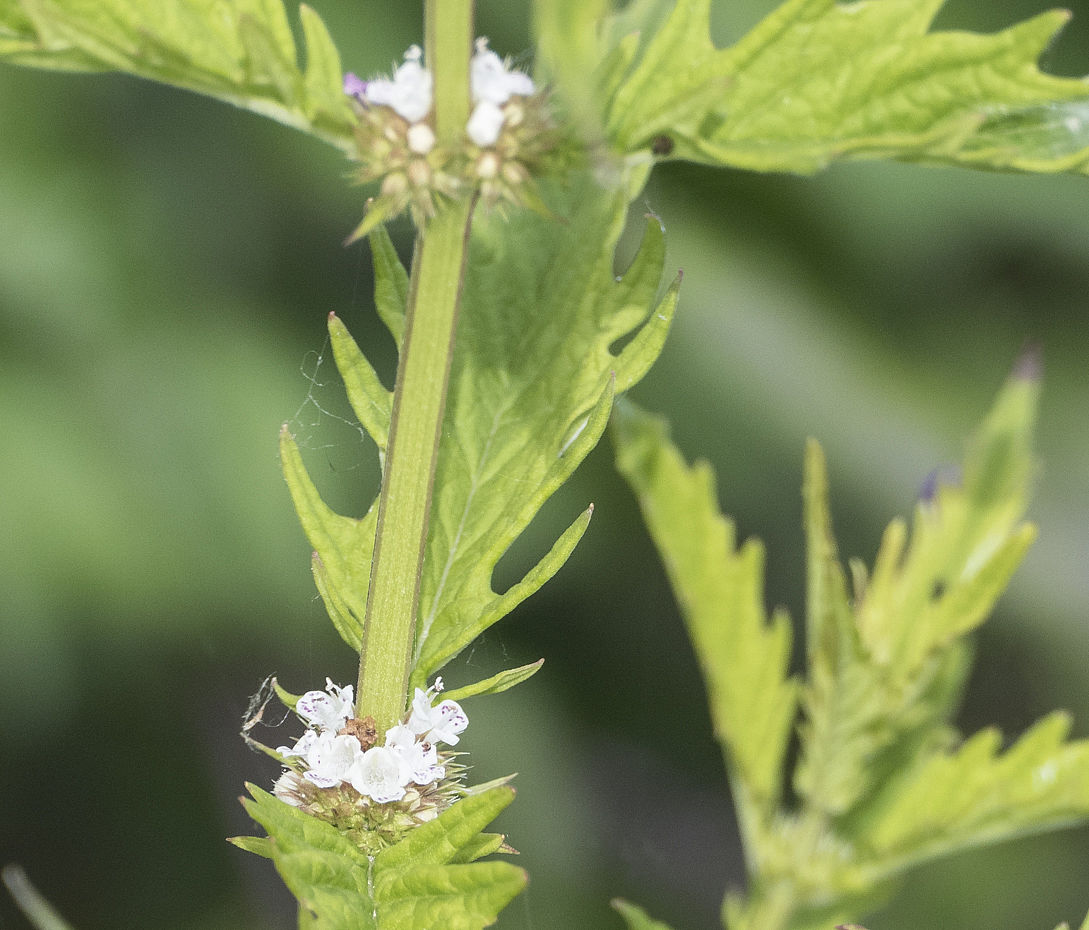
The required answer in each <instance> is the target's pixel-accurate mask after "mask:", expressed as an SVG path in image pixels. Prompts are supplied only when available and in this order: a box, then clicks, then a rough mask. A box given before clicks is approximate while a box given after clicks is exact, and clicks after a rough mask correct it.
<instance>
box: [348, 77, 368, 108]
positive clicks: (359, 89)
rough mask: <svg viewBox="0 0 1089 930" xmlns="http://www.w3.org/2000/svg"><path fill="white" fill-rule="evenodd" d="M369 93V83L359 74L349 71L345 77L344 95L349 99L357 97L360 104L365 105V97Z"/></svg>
mask: <svg viewBox="0 0 1089 930" xmlns="http://www.w3.org/2000/svg"><path fill="white" fill-rule="evenodd" d="M366 92H367V82H366V81H364V80H363V78H361V77H360V76H359V75H358V74H353V73H352V72H351V71H349V72H348V73H347V74H345V75H344V93H346V94H347V95H348V96H349V97H355V99H356V100H358V101H359V102H360V103H365V102H366V101H365V100H364V97H363V95H364V94H365V93H366Z"/></svg>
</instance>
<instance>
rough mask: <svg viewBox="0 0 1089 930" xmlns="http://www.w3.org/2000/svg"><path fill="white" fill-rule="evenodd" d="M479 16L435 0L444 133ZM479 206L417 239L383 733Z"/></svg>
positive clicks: (402, 383)
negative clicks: (471, 233)
mask: <svg viewBox="0 0 1089 930" xmlns="http://www.w3.org/2000/svg"><path fill="white" fill-rule="evenodd" d="M472 21H473V17H472V0H427V4H426V25H425V30H426V31H425V42H426V55H427V57H426V59H425V61H426V63H427V66H428V67H429V68H430V69H431V71H432V74H433V75H434V78H435V118H436V127H437V133H436V134H437V135H438V136H439V138H440V140H441V139H443V138H453V137H455V136H456V135H457V134H460V133H461V132H462V131H463V127H464V126H465V120H466V119H467V117H468V108H469V56H470V53H471V48H472ZM473 205H474V202H473V201H472V200H465V201H462V202H457V203H453V204H450V205H446V206H444V207H443V208H442V209H440V211H439V212H438V214H437V215H436V216H434V217H433V218H432V219H431V220H429V221H428V223H427V225H426V228H423V229H421V230H420V233H419V235H418V236H417V239H416V250H415V254H414V257H413V262H412V280H411V285H410V288H409V294H408V305H407V309H406V316H405V335H404V340H403V343H402V346H401V357H400V362H399V363H398V366H397V385H396V387H395V388H394V394H393V414H392V419H391V421H390V432H389V444H388V447H387V452H386V461H385V468H384V470H383V474H382V491H381V495H380V497H379V502H378V527H377V535H376V537H375V545H374V559H373V561H372V563H371V576H370V587H369V589H368V592H367V615H366V619H365V623H364V628H363V648H362V650H361V652H360V656H359V683H358V688H357V694H358V698H357V701H356V712H357V714H358V715H359V716H365V715H370V716H372V717H374V719H375V723H376V724H377V726H378V732H379V734H382V733H385V731H386V730H388V729H389V728H390V727H391V726H393V725H394V724H395V723H397V722H398V721H399V720H400V718H401V716H402V715H403V714H404V711H405V707H406V704H407V695H408V681H409V675H410V673H411V666H410V663H411V658H412V646H413V640H414V637H415V632H416V612H417V607H418V604H419V595H420V577H421V574H422V568H423V558H424V549H425V545H426V542H427V526H428V518H429V516H430V513H431V488H432V484H433V482H434V478H435V463H436V459H437V456H438V447H439V437H440V435H441V430H442V416H443V410H444V408H445V406H446V387H447V381H448V379H449V375H450V361H451V358H452V357H453V351H454V332H455V327H456V325H457V317H458V308H459V305H460V302H461V286H462V281H463V278H464V274H465V255H466V251H467V249H468V240H469V223H470V220H471V217H472V212H473Z"/></svg>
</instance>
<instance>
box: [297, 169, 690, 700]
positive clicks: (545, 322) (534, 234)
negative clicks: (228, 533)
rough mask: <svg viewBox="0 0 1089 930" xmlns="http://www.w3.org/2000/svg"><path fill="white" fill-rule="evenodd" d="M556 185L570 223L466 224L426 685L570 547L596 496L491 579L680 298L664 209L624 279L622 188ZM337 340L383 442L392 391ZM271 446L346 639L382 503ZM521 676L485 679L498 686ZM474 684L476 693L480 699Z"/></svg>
mask: <svg viewBox="0 0 1089 930" xmlns="http://www.w3.org/2000/svg"><path fill="white" fill-rule="evenodd" d="M550 197H551V200H552V203H551V204H550V208H551V209H552V212H553V213H554V214H556V215H563V216H565V220H564V222H562V223H561V222H557V221H556V220H555V219H552V218H544V217H541V216H539V215H537V214H533V213H529V212H528V211H527V212H522V213H519V214H516V215H515V216H513V217H511V218H510V219H504V218H502V217H499V216H498V215H483V216H480V217H478V219H477V220H476V221H475V222H474V226H473V237H472V240H471V244H470V259H469V262H468V272H467V277H466V281H465V285H464V289H463V295H462V310H461V316H460V320H459V324H458V333H457V343H456V348H455V352H454V358H453V363H452V368H451V373H450V382H449V383H450V388H449V395H448V399H447V406H446V414H445V419H444V425H443V430H442V438H441V444H440V449H439V460H438V466H437V470H436V476H435V484H434V491H433V500H432V510H431V521H430V531H429V539H428V543H427V549H426V553H425V561H424V567H423V576H422V579H421V587H420V607H419V619H418V623H417V637H416V646H415V654H414V657H413V661H414V671H413V675H412V685H413V686H415V687H425V686H426V682H427V680H428V679H429V678H430V677H431V676H433V675H434V674H435V673H436V672H437V671H438V670H439V669H440V668H441V667H442V666H443V665H444V664H445V663H446V662H448V661H449V660H450V659H451V658H452V657H453V656H455V655H456V654H457V653H458V652H459V651H460V650H461V649H463V648H465V646H467V645H468V644H469V643H470V642H472V640H473V639H475V638H476V637H477V636H478V635H480V633H482V632H483V631H484V630H485V629H487V628H488V627H489V626H491V625H492V624H493V623H495V622H497V621H498V620H500V619H501V618H502V617H503V616H505V615H506V614H508V613H509V612H510V611H511V610H513V609H514V608H515V607H516V606H517V605H518V604H520V603H521V602H522V601H523V600H524V599H525V598H526V597H528V596H529V595H530V594H532V593H533V592H534V591H536V590H537V589H538V588H540V586H541V585H542V584H544V583H545V582H546V581H547V580H548V579H549V578H551V577H552V575H554V574H555V572H556V571H557V570H558V569H559V567H560V566H561V565H562V564H563V562H564V561H566V559H567V558H568V556H569V555H570V554H571V552H572V550H573V549H574V547H575V545H576V543H577V542H578V540H579V539H580V538H581V536H582V534H583V532H585V530H586V527H587V525H588V523H589V520H590V515H591V513H592V508H589V509H587V510H586V511H584V512H583V513H582V514H581V515H579V516H578V517H577V518H576V519H575V521H574V522H573V523H572V525H571V526H570V527H569V528H568V530H567V531H566V532H565V533H564V534H563V535H562V536H561V537H560V538H559V539H558V540H557V541H556V543H555V544H554V545H553V546H552V548H551V549H550V550H549V552H547V553H546V554H545V555H544V556H543V557H542V558H541V559H540V561H539V562H538V563H537V565H536V566H535V567H533V568H532V569H531V570H530V571H529V572H527V573H526V575H525V576H524V577H523V578H522V580H521V581H519V582H518V583H516V584H514V585H512V586H511V587H510V588H509V589H507V590H506V591H503V592H496V591H495V590H493V588H492V574H493V572H494V569H495V566H496V563H497V562H498V561H499V559H500V558H501V557H502V556H503V554H504V553H505V552H506V551H507V549H508V548H509V547H510V546H511V544H512V543H513V542H514V540H515V539H516V538H517V537H518V536H519V535H520V534H521V533H522V532H523V531H524V530H525V528H526V527H527V526H528V525H529V522H530V521H531V520H532V519H533V517H534V516H535V515H536V513H537V512H538V510H540V508H541V506H542V505H543V504H544V502H545V501H546V500H547V499H548V497H549V496H550V495H551V494H552V493H553V492H554V491H555V490H556V489H557V488H558V487H559V486H560V485H561V484H562V483H563V482H564V481H565V480H566V479H567V477H568V476H569V475H570V474H571V473H572V472H573V471H574V469H575V468H576V467H577V465H578V464H579V463H580V462H581V461H582V459H583V458H585V456H586V455H587V453H588V452H589V451H590V449H592V448H593V446H594V445H595V444H596V442H597V440H598V438H599V437H600V435H601V433H602V431H603V430H604V428H605V425H606V423H607V421H608V417H609V412H610V410H611V409H612V401H613V396H614V393H615V392H617V391H623V390H626V389H627V388H629V387H630V386H631V385H632V384H634V383H635V382H636V381H638V380H639V378H641V377H642V376H643V374H644V373H645V372H646V370H647V369H648V368H649V366H650V364H651V362H652V361H653V360H654V359H655V358H656V357H657V355H658V353H659V352H660V351H661V348H662V344H663V342H664V340H665V335H666V332H667V331H668V328H669V324H670V321H671V319H672V314H673V310H674V307H675V305H676V296H677V284H676V283H675V284H674V286H673V287H672V288H670V289H669V290H668V291H667V292H666V294H665V296H664V297H663V298H662V299H661V300H660V301H659V299H658V288H659V283H660V279H661V273H662V264H663V260H664V254H665V246H664V237H663V233H662V229H661V226H660V224H659V222H658V221H657V219H655V218H651V219H650V220H648V223H647V226H646V231H645V233H644V237H643V243H642V245H641V247H640V249H639V251H638V253H637V254H636V257H635V258H634V259H633V261H632V264H631V267H630V268H629V269H628V271H627V272H626V273H625V274H624V275H622V276H619V277H618V276H617V275H616V273H615V271H614V268H613V252H614V249H615V246H616V242H617V239H618V238H619V236H620V233H621V231H622V229H623V225H624V220H625V217H626V205H627V192H626V190H624V189H621V190H617V189H606V188H603V187H601V186H599V185H598V184H597V183H596V182H595V181H594V180H592V179H591V178H589V177H583V178H577V179H575V180H574V182H573V183H572V187H571V189H569V190H560V189H557V190H555V191H553V192H552V194H551V195H550ZM371 240H372V245H373V253H374V266H375V275H376V291H375V293H376V302H377V304H378V308H379V313H380V315H381V317H382V319H383V321H384V322H385V323H386V325H387V327H388V328H389V329H390V332H391V333H392V334H393V336H394V339H395V340H396V341H398V342H399V340H400V338H401V337H402V333H403V325H404V302H405V300H406V298H407V293H408V287H409V281H408V275H407V273H406V272H405V270H404V268H403V267H402V266H401V265H400V263H399V261H398V260H397V257H396V254H395V253H394V251H393V248H392V245H391V244H390V242H389V239H388V236H386V234H385V232H384V231H383V230H381V228H378V229H376V230H375V231H374V232H373V233H372V234H371ZM330 339H331V341H332V345H333V349H334V356H335V358H336V361H337V365H338V367H339V368H340V370H341V372H342V374H343V375H344V382H345V387H346V389H347V391H348V396H349V399H350V401H351V403H352V407H353V409H354V410H355V411H356V414H357V416H358V417H359V419H360V421H361V422H362V423H363V425H364V426H365V427H366V429H367V430H368V432H370V433H371V435H372V436H373V437H374V439H375V442H376V443H377V444H378V447H379V451H380V453H381V452H382V450H384V448H385V443H386V437H387V433H388V429H389V409H390V402H389V394H388V392H387V391H386V390H385V388H384V387H382V385H381V382H380V381H379V380H378V377H377V375H376V374H375V373H374V370H373V368H372V367H371V365H370V363H369V362H367V360H366V358H365V357H364V355H363V353H362V352H360V350H359V348H358V346H356V344H355V343H354V341H352V339H351V337H350V336H349V335H348V334H347V331H346V330H344V328H343V326H342V325H341V324H340V323H339V321H338V320H336V318H335V317H330ZM618 346H619V347H618ZM282 457H283V466H284V474H285V476H286V478H287V481H288V485H289V487H290V489H291V492H292V497H293V500H294V502H295V507H296V509H297V511H298V512H299V517H300V519H301V521H302V523H303V527H304V529H305V531H306V534H307V537H308V539H309V540H310V544H311V545H312V546H313V548H314V550H315V551H316V553H317V560H316V561H315V580H316V581H317V582H318V587H319V590H320V591H321V593H322V597H323V599H324V600H325V603H326V606H327V608H328V609H329V613H330V616H331V617H332V618H333V620H334V624H335V625H336V626H337V628H338V630H340V632H341V635H342V637H343V638H344V639H345V641H346V642H348V643H349V644H351V645H353V647H354V645H355V644H356V643H357V642H358V641H359V639H360V637H361V635H362V620H363V617H364V616H365V610H366V597H367V585H368V582H369V573H370V562H371V557H372V554H373V544H374V532H375V522H376V519H377V517H376V508H375V507H374V506H372V508H371V510H370V511H369V512H368V513H367V515H366V516H365V517H363V518H362V519H360V520H354V519H350V518H348V517H342V516H340V515H338V514H335V513H333V512H332V511H330V510H329V509H328V508H327V507H326V506H325V505H324V503H322V501H321V500H320V497H319V496H318V493H317V491H316V489H315V488H314V486H313V484H312V483H311V481H310V479H309V477H308V476H307V475H306V473H305V470H304V469H303V468H302V464H301V460H300V458H299V454H298V449H297V447H296V446H295V444H294V442H293V441H292V440H291V439H290V437H288V436H287V435H286V434H285V436H284V439H283V441H282ZM531 670H532V669H531V667H526V669H523V670H515V671H513V672H510V673H504V674H503V675H501V676H496V677H495V678H494V679H491V680H489V681H487V682H483V683H480V687H482V689H483V690H485V691H495V690H501V689H502V688H504V687H509V686H510V685H511V684H513V683H514V682H515V680H521V679H522V678H524V677H528V672H529V671H531ZM523 673H526V674H523ZM477 687H478V686H469V690H472V691H473V693H481V692H480V691H477V690H476V689H477Z"/></svg>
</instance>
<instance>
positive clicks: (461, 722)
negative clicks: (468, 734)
mask: <svg viewBox="0 0 1089 930" xmlns="http://www.w3.org/2000/svg"><path fill="white" fill-rule="evenodd" d="M431 720H432V727H431V730H430V731H429V732H428V733H427V734H426V735H425V736H424V740H425V741H426V742H428V743H436V742H437V743H449V744H450V745H451V746H455V745H457V742H458V734H459V733H463V732H464V731H465V728H466V727H467V726H468V725H469V718H468V717H467V716H466V715H465V711H463V710H462V709H461V705H460V704H459V703H458V702H457V701H443V702H442V703H441V704H440V705H439V706H438V707H435V708H432V712H431Z"/></svg>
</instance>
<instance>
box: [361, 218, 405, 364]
mask: <svg viewBox="0 0 1089 930" xmlns="http://www.w3.org/2000/svg"><path fill="white" fill-rule="evenodd" d="M367 242H368V244H369V245H370V247H371V256H372V258H373V261H374V305H375V309H377V311H378V318H379V319H380V320H381V321H382V322H383V323H384V324H385V327H386V329H388V330H389V332H390V335H391V336H393V341H394V344H395V345H396V346H397V349H398V351H400V349H401V342H402V340H403V339H404V335H405V308H406V307H407V306H408V287H409V280H408V272H407V271H405V266H404V265H402V264H401V260H400V259H399V258H398V257H397V250H396V249H394V247H393V241H392V240H391V239H390V237H389V233H388V232H386V227H385V226H378V227H376V228H375V229H374V230H372V231H371V233H370V235H369V236H368V237H367Z"/></svg>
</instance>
